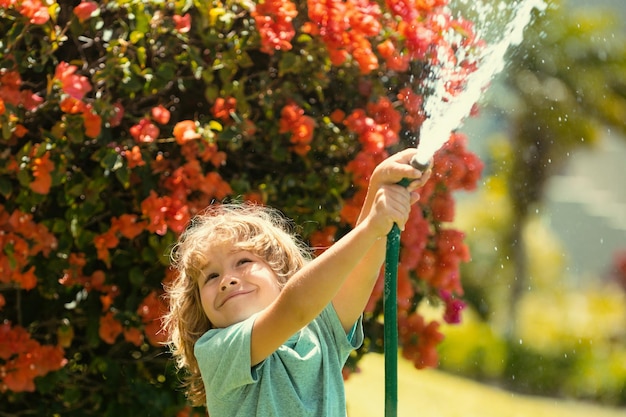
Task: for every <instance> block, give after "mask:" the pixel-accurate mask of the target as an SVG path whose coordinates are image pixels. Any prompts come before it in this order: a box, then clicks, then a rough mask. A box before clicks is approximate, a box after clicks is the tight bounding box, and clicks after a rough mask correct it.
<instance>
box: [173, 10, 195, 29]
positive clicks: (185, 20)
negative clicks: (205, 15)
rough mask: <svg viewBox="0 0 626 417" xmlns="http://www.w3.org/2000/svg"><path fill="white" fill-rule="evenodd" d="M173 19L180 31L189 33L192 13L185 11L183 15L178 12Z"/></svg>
mask: <svg viewBox="0 0 626 417" xmlns="http://www.w3.org/2000/svg"><path fill="white" fill-rule="evenodd" d="M172 19H173V20H174V25H175V26H176V30H177V31H178V32H179V33H187V32H189V31H190V30H191V15H190V14H189V13H185V14H184V15H183V16H180V15H177V14H176V15H174V16H173V17H172Z"/></svg>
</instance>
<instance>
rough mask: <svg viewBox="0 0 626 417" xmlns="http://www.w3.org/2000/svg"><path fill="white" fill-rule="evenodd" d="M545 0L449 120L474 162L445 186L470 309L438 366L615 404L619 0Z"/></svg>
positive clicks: (623, 202)
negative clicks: (475, 171)
mask: <svg viewBox="0 0 626 417" xmlns="http://www.w3.org/2000/svg"><path fill="white" fill-rule="evenodd" d="M548 3H549V7H548V9H547V11H546V13H545V15H544V16H542V17H541V18H539V19H537V20H536V21H535V23H534V24H533V25H532V27H529V28H528V29H527V31H526V32H525V37H524V42H523V43H522V45H520V46H519V47H515V48H513V50H511V51H510V54H509V59H508V65H507V67H506V68H505V70H504V71H503V72H502V73H501V74H500V75H499V76H498V77H497V80H495V81H494V83H493V84H492V86H491V87H490V88H489V90H488V91H487V92H486V94H485V95H484V97H483V102H482V106H481V110H480V114H479V116H478V117H476V118H472V119H469V120H467V121H466V122H465V124H464V126H463V127H462V128H461V130H462V131H463V132H465V133H466V134H467V136H468V137H469V140H468V142H469V145H470V148H472V149H473V150H474V151H475V152H476V153H478V154H479V155H480V156H481V159H483V160H484V161H485V162H486V168H485V171H484V175H483V179H482V182H481V185H480V189H479V190H478V192H476V193H473V194H468V195H467V196H458V204H457V208H456V211H457V218H458V222H457V223H458V226H459V227H460V228H461V229H462V230H464V231H465V232H466V233H467V239H468V241H469V244H470V247H471V252H472V261H471V262H470V263H468V264H467V265H466V266H465V267H464V270H463V279H464V283H465V288H466V292H467V293H466V296H467V298H468V300H470V304H471V305H472V307H471V308H468V309H467V310H466V312H465V316H464V322H463V323H462V324H460V325H458V326H448V327H447V328H446V329H445V330H444V333H446V340H445V341H444V342H443V345H442V347H441V349H440V355H441V361H442V368H443V369H445V370H448V371H451V372H453V373H458V374H461V375H465V376H471V377H474V378H477V379H479V380H482V381H492V382H493V383H494V385H498V386H504V387H506V388H510V389H513V390H515V391H518V392H523V393H528V394H535V395H554V396H558V397H561V398H576V399H582V400H589V401H594V402H599V403H601V404H604V405H609V406H614V407H623V406H625V405H626V297H625V290H626V281H625V277H624V274H625V272H624V270H625V265H626V187H625V186H624V182H623V180H624V178H626V175H625V174H626V168H625V167H626V164H625V161H626V136H625V132H626V107H625V105H624V96H625V95H626V63H625V62H624V59H625V56H626V55H625V52H624V51H625V47H624V39H625V34H626V24H625V23H624V22H625V19H626V6H625V5H624V3H623V2H622V1H617V0H615V1H613V0H599V1H595V2H587V1H582V0H581V1H578V0H569V1H559V2H548ZM435 310H436V308H435ZM435 314H436V313H435Z"/></svg>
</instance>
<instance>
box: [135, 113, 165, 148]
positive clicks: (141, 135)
mask: <svg viewBox="0 0 626 417" xmlns="http://www.w3.org/2000/svg"><path fill="white" fill-rule="evenodd" d="M160 133H161V132H160V130H159V128H158V127H156V125H155V124H153V123H152V122H151V121H150V120H148V119H146V118H144V119H141V120H140V121H139V123H137V124H136V125H134V126H132V127H131V128H130V135H131V136H132V137H133V139H135V140H136V141H137V142H141V143H151V142H154V141H155V140H156V139H157V138H158V137H159V134H160Z"/></svg>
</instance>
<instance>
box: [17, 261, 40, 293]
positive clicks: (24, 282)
mask: <svg viewBox="0 0 626 417" xmlns="http://www.w3.org/2000/svg"><path fill="white" fill-rule="evenodd" d="M13 281H15V282H17V283H18V284H20V287H22V288H24V289H25V290H32V289H33V288H35V287H36V286H37V277H36V276H35V267H34V266H31V267H30V268H29V269H28V270H27V271H26V272H17V271H15V272H14V274H13Z"/></svg>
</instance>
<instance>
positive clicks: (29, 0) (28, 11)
mask: <svg viewBox="0 0 626 417" xmlns="http://www.w3.org/2000/svg"><path fill="white" fill-rule="evenodd" d="M19 12H20V14H21V15H22V16H24V17H27V18H29V19H30V23H32V24H33V25H43V24H44V23H46V22H47V21H48V20H50V14H49V13H48V7H47V6H46V5H45V4H43V3H42V2H41V1H40V0H22V1H21V2H20V5H19Z"/></svg>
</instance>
